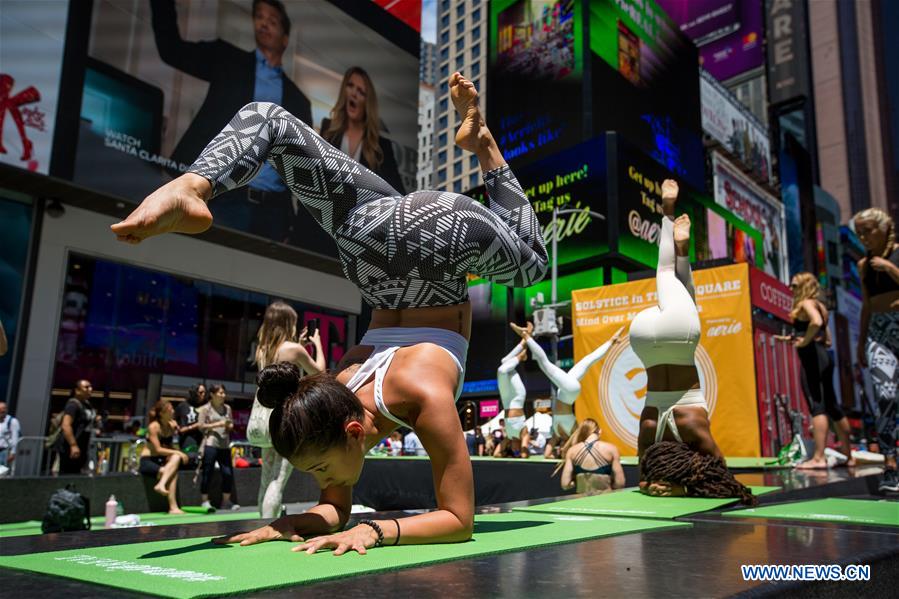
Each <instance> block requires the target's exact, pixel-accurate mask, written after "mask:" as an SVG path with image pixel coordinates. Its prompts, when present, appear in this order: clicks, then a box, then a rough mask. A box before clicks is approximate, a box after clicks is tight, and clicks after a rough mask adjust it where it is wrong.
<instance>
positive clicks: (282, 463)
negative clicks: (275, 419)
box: [247, 302, 325, 518]
mask: <svg viewBox="0 0 899 599" xmlns="http://www.w3.org/2000/svg"><path fill="white" fill-rule="evenodd" d="M296 338H297V313H296V311H294V309H293V308H291V307H290V306H289V305H287V304H286V303H284V302H274V303H272V305H270V306H269V307H268V308H266V310H265V316H264V317H263V318H262V326H261V327H259V333H258V334H257V336H256V342H257V345H256V366H257V367H258V368H259V370H262V369H263V368H265V367H266V366H270V365H272V364H275V363H277V362H290V363H291V364H296V365H297V366H299V367H300V368H301V369H302V370H303V372H304V373H306V374H316V373H318V372H323V371H324V370H325V353H324V352H323V351H322V343H321V337H320V336H319V332H318V329H317V328H316V330H315V331H314V332H313V333H312V335H311V336H309V337H308V338H307V336H306V329H303V331H302V334H301V335H300V339H299V343H297V342H295V341H294V339H296ZM307 341H308V342H311V343H312V344H313V346H314V347H315V358H312V356H310V355H309V352H307V351H306V348H305V345H306V343H307ZM271 412H272V411H271V410H270V409H268V408H265V407H263V406H262V405H261V404H260V403H259V400H254V401H253V412H252V414H251V415H250V425H249V427H248V428H247V438H248V439H249V440H250V442H251V443H253V444H254V445H258V446H260V447H262V476H261V480H260V481H259V495H258V498H257V499H258V502H259V503H258V504H257V505H259V514H260V516H261V517H262V518H277V517H278V516H280V515H281V502H282V500H283V498H284V489H285V488H286V487H287V479H288V478H290V473H291V472H292V471H293V466H291V465H290V462H288V461H287V460H286V459H284V458H283V457H281V456H279V455H278V452H277V451H275V449H274V448H273V447H272V440H271V435H270V434H269V431H268V420H269V416H271Z"/></svg>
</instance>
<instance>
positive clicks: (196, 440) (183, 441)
mask: <svg viewBox="0 0 899 599" xmlns="http://www.w3.org/2000/svg"><path fill="white" fill-rule="evenodd" d="M204 403H206V385H204V384H203V383H199V384H197V385H195V386H193V387H191V388H190V389H188V390H187V401H182V402H180V403H179V404H178V407H177V408H175V420H177V421H178V445H179V446H180V447H181V449H183V450H184V451H185V452H188V453H198V452H199V451H200V446H201V445H202V444H203V431H201V430H200V423H199V421H198V419H199V415H200V412H199V409H200V408H201V407H202V406H203V404H204Z"/></svg>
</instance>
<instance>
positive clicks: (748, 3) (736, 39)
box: [658, 0, 765, 81]
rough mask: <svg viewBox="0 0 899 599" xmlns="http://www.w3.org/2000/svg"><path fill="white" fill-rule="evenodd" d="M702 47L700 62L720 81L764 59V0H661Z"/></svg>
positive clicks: (666, 9)
mask: <svg viewBox="0 0 899 599" xmlns="http://www.w3.org/2000/svg"><path fill="white" fill-rule="evenodd" d="M658 2H659V5H660V6H661V7H662V8H663V9H664V10H665V12H667V13H668V16H670V17H671V18H672V19H673V20H674V22H675V23H677V24H678V25H679V26H680V28H681V31H683V32H684V33H685V34H687V35H688V36H689V37H690V39H692V40H693V42H694V43H695V44H696V45H697V46H698V47H699V63H700V64H701V65H702V67H703V68H704V69H705V70H707V71H708V72H710V73H711V74H712V75H713V76H714V77H715V79H717V80H718V81H724V80H726V79H730V78H732V77H736V76H737V75H739V74H741V73H745V72H746V71H749V70H752V69H756V68H758V67H760V66H762V65H763V64H764V63H765V54H764V48H763V47H762V37H763V36H762V33H763V32H762V1H761V0H658Z"/></svg>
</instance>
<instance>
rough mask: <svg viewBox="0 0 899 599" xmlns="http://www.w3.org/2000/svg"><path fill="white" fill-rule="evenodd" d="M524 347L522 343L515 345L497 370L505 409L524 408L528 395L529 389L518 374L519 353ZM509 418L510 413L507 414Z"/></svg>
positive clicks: (497, 378) (497, 379) (498, 383)
mask: <svg viewBox="0 0 899 599" xmlns="http://www.w3.org/2000/svg"><path fill="white" fill-rule="evenodd" d="M522 351H524V349H523V348H522V347H521V343H518V344H516V345H515V347H513V348H512V351H510V352H509V354H508V355H507V356H506V357H505V358H503V361H502V362H500V365H499V368H498V369H497V371H496V382H497V386H498V387H499V398H500V399H501V400H502V402H503V409H504V410H510V409H512V410H522V409H524V399H525V397H526V396H527V390H526V389H525V388H524V383H523V382H521V377H520V376H518V370H517V368H518V354H520V353H521V352H522ZM506 418H507V419H508V414H506Z"/></svg>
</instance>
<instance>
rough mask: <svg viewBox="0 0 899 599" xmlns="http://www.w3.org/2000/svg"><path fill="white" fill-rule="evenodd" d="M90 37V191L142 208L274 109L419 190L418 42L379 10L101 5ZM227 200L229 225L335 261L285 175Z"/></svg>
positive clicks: (83, 180)
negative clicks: (234, 127)
mask: <svg viewBox="0 0 899 599" xmlns="http://www.w3.org/2000/svg"><path fill="white" fill-rule="evenodd" d="M87 37H88V42H87V56H86V58H85V60H84V69H83V74H84V83H83V93H82V95H81V109H80V122H79V124H78V128H77V141H76V142H75V143H74V144H73V148H74V156H73V162H74V168H73V177H72V178H73V180H74V181H75V182H76V183H78V184H81V185H84V186H86V187H89V188H92V189H95V190H98V191H101V192H105V193H109V194H113V195H116V196H120V197H122V198H124V199H126V200H130V201H132V202H139V201H141V200H142V199H143V198H144V197H145V196H146V195H147V194H148V193H149V192H151V191H152V190H153V189H155V188H157V187H158V186H160V185H161V184H163V183H165V182H166V181H168V180H169V179H171V178H172V177H174V176H177V175H179V174H181V173H183V172H184V171H186V170H187V168H188V167H189V166H190V164H191V163H192V162H193V160H194V159H195V158H196V157H197V155H198V154H199V153H200V152H201V151H202V150H203V148H204V147H205V146H206V144H208V143H209V142H210V141H211V140H212V138H213V137H214V136H215V135H216V134H217V133H218V132H219V131H220V130H221V129H222V128H223V127H224V126H225V125H226V124H227V123H228V121H229V120H230V119H231V117H232V116H233V115H234V114H235V113H236V112H237V110H238V109H240V108H241V107H242V106H244V105H245V104H248V103H251V102H273V103H276V104H280V105H281V106H283V107H284V108H286V109H287V110H288V111H289V112H291V113H292V114H294V115H295V116H297V117H298V118H300V119H302V120H303V121H305V122H306V123H307V124H309V125H310V126H311V127H312V128H314V129H315V130H316V131H318V132H322V133H323V134H326V135H325V137H327V138H328V141H329V142H330V143H332V144H334V145H335V146H337V147H340V148H342V149H343V150H344V151H345V152H347V153H348V154H350V155H351V156H353V157H354V158H356V159H357V160H358V161H359V162H361V163H362V164H363V165H364V166H367V167H369V168H371V170H373V171H375V172H376V173H378V174H379V175H381V176H382V177H383V178H384V179H385V180H387V181H388V182H389V183H390V184H391V185H392V186H393V187H394V188H395V189H397V191H398V192H399V193H404V192H407V191H411V190H412V188H413V187H414V182H415V174H416V173H415V169H416V155H417V149H418V147H417V113H418V106H417V99H418V53H419V32H418V31H417V30H416V29H414V28H413V26H412V25H410V24H409V22H407V21H404V20H401V19H400V18H398V17H396V16H394V15H393V14H392V13H391V12H389V11H388V10H385V9H383V8H381V7H380V6H379V5H378V4H377V3H375V2H345V1H343V0H305V1H303V2H285V3H283V4H281V3H279V2H266V1H257V2H251V1H250V0H223V1H220V2H209V1H205V0H178V1H175V0H151V1H148V2H137V3H133V4H128V5H127V6H122V5H120V4H119V3H114V2H111V1H109V0H95V1H94V2H93V5H92V12H91V16H90V20H89V33H88V36H87ZM350 69H353V73H355V74H356V75H355V76H353V77H349V76H348V72H349V71H350ZM351 85H352V89H351V88H350V87H351ZM227 195H228V197H224V196H223V197H221V198H216V199H215V200H213V202H212V203H211V204H210V207H211V209H212V211H213V216H214V217H215V219H216V220H215V224H216V225H218V226H225V227H229V228H232V229H237V230H239V231H242V232H245V233H250V234H253V235H257V236H260V237H263V238H265V239H269V240H271V241H275V242H278V243H288V244H292V245H296V246H298V247H305V248H306V249H313V250H317V251H325V250H326V249H329V248H322V247H311V248H310V247H309V244H310V243H311V240H319V241H321V240H322V239H324V241H323V243H324V244H326V245H327V244H330V240H329V239H327V237H323V234H321V233H320V232H319V231H317V230H316V229H317V227H316V226H315V224H314V222H313V221H312V219H311V218H310V217H309V215H308V214H306V212H305V211H304V210H303V208H302V207H301V206H299V203H298V202H296V201H295V200H294V199H292V198H291V195H290V193H289V192H288V191H287V189H286V188H285V187H284V185H283V182H282V181H281V180H280V177H279V176H278V175H277V174H276V173H275V172H274V171H273V170H269V169H267V168H266V169H263V171H262V172H261V173H260V175H259V176H258V178H257V180H255V181H254V182H253V183H251V184H250V186H249V187H248V188H244V189H242V190H236V191H234V192H231V193H230V194H227ZM316 234H319V235H316ZM331 251H333V246H331V248H330V251H329V252H327V253H331Z"/></svg>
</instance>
